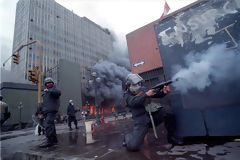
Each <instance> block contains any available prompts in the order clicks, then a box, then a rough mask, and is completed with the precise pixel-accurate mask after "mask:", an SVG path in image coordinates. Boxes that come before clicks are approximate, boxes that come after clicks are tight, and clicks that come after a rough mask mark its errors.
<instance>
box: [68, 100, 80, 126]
mask: <svg viewBox="0 0 240 160" xmlns="http://www.w3.org/2000/svg"><path fill="white" fill-rule="evenodd" d="M76 112H77V110H75V108H74V105H72V104H71V103H69V105H68V108H67V114H68V126H69V128H70V129H72V126H71V125H72V122H74V124H75V128H76V129H77V128H78V127H77V119H76V116H75V113H76Z"/></svg>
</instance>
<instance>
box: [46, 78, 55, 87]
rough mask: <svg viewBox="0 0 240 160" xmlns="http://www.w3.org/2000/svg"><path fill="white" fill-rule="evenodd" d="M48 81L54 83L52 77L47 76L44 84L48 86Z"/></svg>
mask: <svg viewBox="0 0 240 160" xmlns="http://www.w3.org/2000/svg"><path fill="white" fill-rule="evenodd" d="M47 83H53V84H54V82H53V79H52V78H51V77H47V78H45V79H44V85H45V86H46V84H47Z"/></svg>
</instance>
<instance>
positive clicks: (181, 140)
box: [167, 136, 183, 146]
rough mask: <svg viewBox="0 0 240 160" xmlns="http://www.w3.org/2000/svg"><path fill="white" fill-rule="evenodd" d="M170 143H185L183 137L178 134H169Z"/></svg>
mask: <svg viewBox="0 0 240 160" xmlns="http://www.w3.org/2000/svg"><path fill="white" fill-rule="evenodd" d="M167 139H168V143H171V144H172V145H179V146H181V145H183V139H182V138H179V137H176V136H168V138H167Z"/></svg>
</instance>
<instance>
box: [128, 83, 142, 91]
mask: <svg viewBox="0 0 240 160" xmlns="http://www.w3.org/2000/svg"><path fill="white" fill-rule="evenodd" d="M141 87H142V85H141V84H140V83H138V84H132V85H130V87H129V90H130V92H132V93H133V94H138V93H139V92H140V90H141Z"/></svg>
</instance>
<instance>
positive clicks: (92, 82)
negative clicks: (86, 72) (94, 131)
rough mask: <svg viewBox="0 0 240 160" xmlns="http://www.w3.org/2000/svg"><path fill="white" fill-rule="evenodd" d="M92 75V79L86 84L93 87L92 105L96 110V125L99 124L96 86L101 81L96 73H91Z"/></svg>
mask: <svg viewBox="0 0 240 160" xmlns="http://www.w3.org/2000/svg"><path fill="white" fill-rule="evenodd" d="M91 75H92V79H90V80H89V81H88V82H89V84H90V85H93V87H94V97H95V98H94V103H95V106H96V110H97V116H96V122H97V124H99V123H100V115H99V107H100V106H99V104H98V99H97V97H98V92H97V84H98V83H100V81H101V78H100V77H98V76H97V73H96V72H92V73H91Z"/></svg>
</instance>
